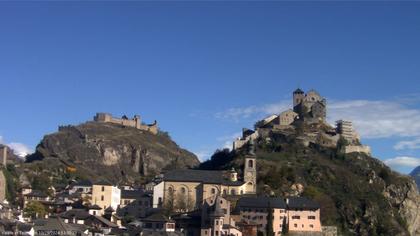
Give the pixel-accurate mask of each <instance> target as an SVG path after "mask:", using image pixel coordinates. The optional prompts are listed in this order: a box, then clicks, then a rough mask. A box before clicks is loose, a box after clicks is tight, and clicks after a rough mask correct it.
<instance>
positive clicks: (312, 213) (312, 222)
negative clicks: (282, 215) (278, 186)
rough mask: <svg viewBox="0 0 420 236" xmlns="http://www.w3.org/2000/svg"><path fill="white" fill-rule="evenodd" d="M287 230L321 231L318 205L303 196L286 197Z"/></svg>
mask: <svg viewBox="0 0 420 236" xmlns="http://www.w3.org/2000/svg"><path fill="white" fill-rule="evenodd" d="M286 203H287V218H288V225H289V227H288V232H291V233H292V232H303V233H304V232H321V231H322V229H321V218H320V205H319V204H318V203H316V202H314V201H312V200H310V199H308V198H305V197H291V198H287V199H286Z"/></svg>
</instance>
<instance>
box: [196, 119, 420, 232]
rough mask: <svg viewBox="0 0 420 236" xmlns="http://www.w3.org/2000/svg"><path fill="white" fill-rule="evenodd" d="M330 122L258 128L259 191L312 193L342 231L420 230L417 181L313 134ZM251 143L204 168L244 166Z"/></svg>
mask: <svg viewBox="0 0 420 236" xmlns="http://www.w3.org/2000/svg"><path fill="white" fill-rule="evenodd" d="M328 130H331V127H330V126H329V125H328V124H325V123H323V122H319V123H318V124H315V123H312V124H310V125H308V124H307V123H305V122H299V121H298V122H294V123H293V124H292V125H291V126H289V127H288V128H287V129H273V128H259V129H258V133H260V135H259V137H258V138H257V139H256V140H255V141H254V142H255V146H256V154H257V163H258V164H257V167H258V191H259V194H268V195H277V196H293V195H303V196H308V197H311V198H313V199H315V200H316V201H318V202H319V203H320V204H321V206H322V207H321V217H322V223H323V224H324V225H336V226H338V228H339V232H340V235H420V214H419V212H420V196H419V195H418V192H417V187H416V185H415V183H414V181H413V180H412V179H411V178H409V177H407V176H403V175H400V174H398V173H396V172H394V171H392V170H391V169H390V168H388V167H387V166H386V165H385V164H383V163H382V162H381V161H380V160H378V159H375V158H373V157H372V156H370V154H369V153H366V152H351V153H346V152H343V146H345V145H348V144H346V143H345V142H344V141H342V140H341V141H339V142H338V144H337V145H336V146H334V145H325V143H324V142H323V141H322V139H321V140H320V139H316V138H310V137H314V136H318V135H319V134H322V133H325V132H329V131H328ZM246 150H247V145H244V146H243V147H242V148H239V149H237V150H235V151H232V152H230V151H229V150H223V151H219V152H217V153H216V154H215V155H213V157H212V158H211V160H209V161H207V162H204V163H202V164H201V165H200V167H201V168H202V169H228V168H232V167H234V168H236V169H237V170H241V169H242V165H243V161H244V156H245V155H246Z"/></svg>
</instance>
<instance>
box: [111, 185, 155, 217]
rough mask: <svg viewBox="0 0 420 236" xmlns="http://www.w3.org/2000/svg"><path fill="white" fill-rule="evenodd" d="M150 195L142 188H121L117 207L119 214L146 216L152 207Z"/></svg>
mask: <svg viewBox="0 0 420 236" xmlns="http://www.w3.org/2000/svg"><path fill="white" fill-rule="evenodd" d="M152 199H153V198H152V196H151V194H149V193H146V192H144V191H143V190H121V202H120V206H119V208H118V209H117V214H118V215H120V216H127V215H130V216H132V217H136V218H143V217H146V214H147V212H148V210H150V208H152Z"/></svg>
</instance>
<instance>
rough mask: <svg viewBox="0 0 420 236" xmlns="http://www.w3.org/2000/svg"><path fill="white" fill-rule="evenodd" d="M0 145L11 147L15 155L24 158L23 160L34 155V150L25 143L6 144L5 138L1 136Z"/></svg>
mask: <svg viewBox="0 0 420 236" xmlns="http://www.w3.org/2000/svg"><path fill="white" fill-rule="evenodd" d="M0 144H4V145H6V146H8V147H10V148H11V149H12V150H13V153H14V154H15V155H17V156H19V157H22V158H23V157H25V156H26V155H28V154H31V153H33V150H32V149H31V148H30V147H28V146H27V145H25V144H23V143H17V142H11V143H6V142H5V141H4V138H3V136H0Z"/></svg>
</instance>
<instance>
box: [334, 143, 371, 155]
mask: <svg viewBox="0 0 420 236" xmlns="http://www.w3.org/2000/svg"><path fill="white" fill-rule="evenodd" d="M341 152H343V153H346V154H347V153H352V152H362V153H366V154H368V155H370V154H371V150H370V147H369V146H364V145H360V146H355V145H349V146H344V147H342V148H341Z"/></svg>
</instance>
